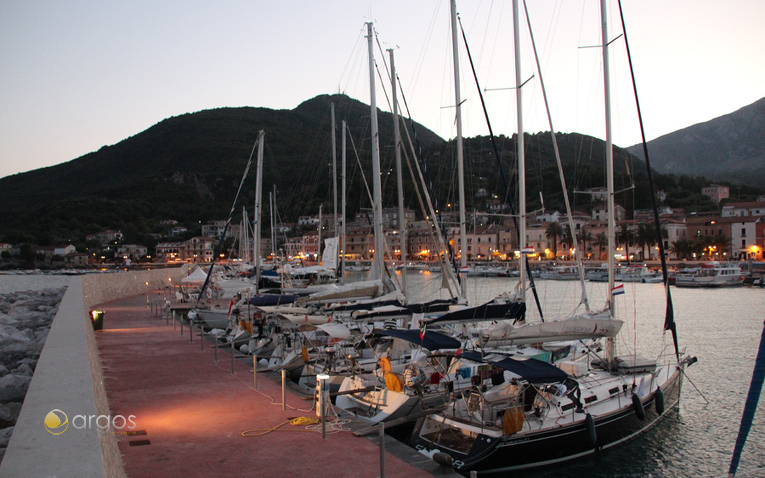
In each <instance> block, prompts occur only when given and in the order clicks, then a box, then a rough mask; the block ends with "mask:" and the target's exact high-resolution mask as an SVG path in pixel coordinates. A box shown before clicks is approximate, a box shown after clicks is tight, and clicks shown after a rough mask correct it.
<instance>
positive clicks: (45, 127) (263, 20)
mask: <svg viewBox="0 0 765 478" xmlns="http://www.w3.org/2000/svg"><path fill="white" fill-rule="evenodd" d="M608 3H609V10H608V18H609V34H608V36H609V39H610V40H613V41H612V42H611V44H610V46H609V55H610V58H611V71H612V75H611V77H612V80H611V93H612V95H611V97H612V118H613V125H614V126H613V138H614V143H615V144H616V145H619V146H624V147H626V146H630V145H633V144H636V143H638V142H639V141H640V130H639V127H638V125H637V121H636V114H635V102H634V99H633V95H632V86H631V83H630V80H629V76H628V75H629V73H628V69H627V63H626V55H625V53H624V51H625V48H624V37H623V36H620V35H621V33H622V27H621V22H620V20H619V14H618V4H617V3H616V2H615V1H612V0H608ZM622 4H623V8H624V14H625V21H626V25H627V39H628V41H629V45H630V48H631V52H632V61H633V64H634V67H635V75H636V81H637V86H638V94H639V97H640V105H641V109H642V116H643V121H644V123H645V129H646V137H647V139H648V140H651V139H654V138H656V137H659V136H662V135H664V134H668V133H671V132H674V131H677V130H679V129H682V128H684V127H687V126H691V125H693V124H697V123H701V122H704V121H708V120H710V119H713V118H716V117H719V116H722V115H724V114H728V113H731V112H733V111H736V110H737V109H739V108H741V107H744V106H746V105H749V104H751V103H753V102H755V101H756V100H758V99H760V98H762V97H763V96H765V61H763V56H762V49H763V47H765V28H762V19H763V18H765V2H763V1H762V0H729V1H727V2H720V1H712V0H672V1H667V0H622ZM520 5H521V6H520V9H521V15H522V16H521V29H520V31H519V36H520V41H519V44H520V50H521V62H520V71H521V77H522V81H526V80H529V81H528V82H527V83H525V85H524V86H523V88H522V90H521V91H522V97H523V98H522V101H521V111H522V118H523V121H522V123H523V129H524V131H527V132H538V131H548V130H550V126H549V123H548V119H547V114H546V112H545V106H544V101H543V95H542V88H541V82H542V80H543V82H544V86H545V89H546V91H547V97H548V101H549V107H550V111H551V117H552V123H553V127H554V129H555V130H556V131H562V132H578V133H583V134H590V135H593V136H596V137H599V138H604V137H605V133H604V131H605V126H604V119H603V116H604V114H603V111H604V106H603V104H604V103H603V93H602V91H603V80H602V78H603V73H602V54H601V50H600V49H599V48H591V47H593V46H595V45H598V44H600V42H601V40H600V13H599V2H598V1H596V0H565V1H553V0H528V10H529V19H530V23H531V28H532V30H531V32H532V33H533V36H534V40H535V43H536V48H537V51H538V55H539V62H540V65H541V70H542V71H541V75H540V74H539V73H538V72H537V68H536V63H535V60H534V49H533V47H532V45H531V41H530V34H529V29H528V27H527V26H526V18H525V16H523V3H522V2H521V4H520ZM457 11H458V12H459V15H460V18H461V20H462V24H463V26H464V28H465V31H466V35H467V37H468V44H469V47H470V52H471V54H472V56H473V60H474V62H475V65H476V71H477V76H478V79H479V82H480V85H481V86H480V87H481V89H482V90H489V91H485V93H484V97H485V100H486V102H487V108H488V112H489V117H490V119H491V122H492V128H493V130H494V133H495V134H497V135H499V134H505V135H511V134H513V133H514V132H516V131H517V129H518V126H517V120H516V115H517V107H516V106H517V105H516V103H517V102H516V95H515V91H514V90H512V89H509V88H511V87H513V86H515V62H514V53H513V21H512V3H511V2H509V1H506V2H503V1H493V2H492V1H477V0H475V1H464V0H463V1H458V2H457ZM369 21H371V22H373V24H374V29H375V31H376V33H377V35H376V37H377V40H376V42H375V48H374V50H375V51H374V54H375V58H376V61H377V64H378V68H379V69H380V71H381V75H383V76H385V75H386V73H385V71H386V70H385V69H386V64H387V63H388V61H389V59H388V53H387V51H385V52H384V55H382V54H381V51H380V50H381V49H382V50H388V49H393V51H394V55H395V65H396V70H397V73H398V76H399V78H400V80H401V83H402V84H401V88H402V90H403V91H404V94H405V96H406V100H407V102H408V105H409V108H410V111H411V114H412V116H413V118H414V119H415V120H416V121H418V122H420V123H422V124H423V125H425V126H426V127H428V128H430V129H432V130H433V131H435V132H436V133H437V134H439V135H440V136H441V137H443V138H445V139H448V138H453V137H455V135H456V127H455V111H456V109H455V108H454V105H455V104H456V103H455V101H456V99H455V94H454V74H453V61H452V47H451V30H450V23H449V2H447V1H435V0H433V1H431V0H417V1H412V0H403V1H399V0H385V1H382V0H367V1H359V0H355V1H354V0H331V1H318V2H317V1H307V0H293V1H289V2H265V1H252V0H243V1H238V0H215V1H201V0H182V1H181V0H178V1H172V0H150V1H149V0H134V1H130V2H103V1H96V0H67V1H58V0H34V1H28V0H3V1H2V2H0V177H5V176H8V175H12V174H16V173H19V172H25V171H30V170H34V169H38V168H43V167H47V166H51V165H55V164H59V163H62V162H66V161H69V160H72V159H75V158H77V157H80V156H82V155H84V154H87V153H89V152H92V151H96V150H98V149H99V148H101V147H102V146H104V145H112V144H115V143H118V142H120V141H122V140H123V139H126V138H128V137H130V136H133V135H135V134H138V133H140V132H141V131H144V130H146V129H147V128H149V127H151V126H152V125H154V124H156V123H158V122H160V121H162V120H163V119H166V118H169V117H172V116H177V115H181V114H184V113H189V112H195V111H201V110H205V109H211V108H219V107H237V106H257V107H267V108H273V109H292V108H295V107H296V106H298V105H299V104H300V103H302V102H303V101H305V100H308V99H310V98H313V97H315V96H317V95H320V94H331V93H337V92H341V93H345V94H347V95H349V96H351V97H353V98H356V99H359V100H361V101H364V102H366V103H368V102H369V98H370V95H369V88H370V87H369V78H368V76H369V75H368V73H369V70H368V60H367V58H368V55H367V43H366V38H365V34H366V27H365V22H369ZM377 42H379V46H378V44H377ZM588 47H590V48H588ZM459 61H460V82H461V88H460V93H461V99H462V101H463V103H462V118H463V119H462V122H463V134H464V135H465V136H468V137H469V136H476V135H486V134H487V133H488V129H487V126H486V121H485V119H484V116H483V111H482V108H481V104H480V99H479V97H478V89H477V87H476V85H475V81H474V79H473V75H472V72H471V70H470V65H469V63H468V59H467V54H466V51H465V47H464V45H462V43H461V42H460V60H459ZM384 89H385V90H383V86H382V85H380V81H379V78H377V87H376V92H377V93H376V96H377V104H378V107H380V108H381V109H383V110H386V111H390V106H389V105H388V103H387V102H386V92H385V91H387V92H388V95H389V90H390V85H389V84H388V83H387V81H386V84H385V85H384ZM307 133H308V134H311V135H313V134H314V132H307ZM266 134H268V132H267V131H266Z"/></svg>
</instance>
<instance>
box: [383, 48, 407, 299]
mask: <svg viewBox="0 0 765 478" xmlns="http://www.w3.org/2000/svg"><path fill="white" fill-rule="evenodd" d="M388 52H389V53H390V82H391V90H392V91H393V144H394V148H395V151H396V181H397V182H398V229H399V234H398V242H399V249H400V250H401V265H402V267H401V292H403V294H404V296H406V250H407V242H406V218H405V217H404V183H403V181H402V172H401V132H400V131H399V129H398V101H397V100H396V64H395V62H394V61H393V48H391V49H389V50H388Z"/></svg>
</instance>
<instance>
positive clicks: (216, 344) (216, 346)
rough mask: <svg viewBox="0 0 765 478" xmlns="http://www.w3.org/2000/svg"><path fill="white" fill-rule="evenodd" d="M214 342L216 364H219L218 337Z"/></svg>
mask: <svg viewBox="0 0 765 478" xmlns="http://www.w3.org/2000/svg"><path fill="white" fill-rule="evenodd" d="M213 342H215V363H218V337H215V339H214V340H213Z"/></svg>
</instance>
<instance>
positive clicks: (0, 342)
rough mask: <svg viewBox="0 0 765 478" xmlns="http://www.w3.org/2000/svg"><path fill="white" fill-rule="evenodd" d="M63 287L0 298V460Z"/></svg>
mask: <svg viewBox="0 0 765 478" xmlns="http://www.w3.org/2000/svg"><path fill="white" fill-rule="evenodd" d="M64 292H66V287H61V288H58V289H45V290H39V291H25V292H13V293H9V294H0V460H2V456H3V455H4V454H5V449H6V447H7V446H8V442H9V441H10V439H11V434H12V433H13V427H14V425H15V424H16V419H17V418H18V416H19V412H20V411H21V405H22V403H23V401H24V397H25V395H26V393H27V388H29V383H30V382H31V381H32V374H34V370H35V367H36V365H37V360H38V359H39V358H40V353H41V352H42V349H43V346H44V345H45V339H46V338H47V337H48V332H49V331H50V326H51V323H52V322H53V318H54V317H55V316H56V312H57V311H58V306H59V303H60V302H61V299H62V297H63V296H64Z"/></svg>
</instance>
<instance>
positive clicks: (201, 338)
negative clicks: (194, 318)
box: [199, 325, 205, 352]
mask: <svg viewBox="0 0 765 478" xmlns="http://www.w3.org/2000/svg"><path fill="white" fill-rule="evenodd" d="M199 350H201V351H202V352H204V351H205V328H204V326H203V325H200V326H199Z"/></svg>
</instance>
